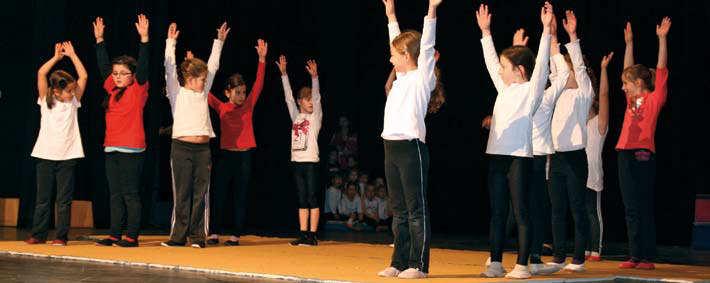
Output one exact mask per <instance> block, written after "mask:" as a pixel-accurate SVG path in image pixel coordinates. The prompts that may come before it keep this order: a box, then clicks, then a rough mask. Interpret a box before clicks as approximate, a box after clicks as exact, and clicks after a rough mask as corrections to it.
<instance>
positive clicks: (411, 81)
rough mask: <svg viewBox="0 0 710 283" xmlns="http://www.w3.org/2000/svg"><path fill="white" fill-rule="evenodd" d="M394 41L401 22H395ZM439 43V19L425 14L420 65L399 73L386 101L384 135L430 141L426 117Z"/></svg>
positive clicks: (391, 34)
mask: <svg viewBox="0 0 710 283" xmlns="http://www.w3.org/2000/svg"><path fill="white" fill-rule="evenodd" d="M387 27H388V29H389V37H390V43H392V40H394V39H395V37H397V36H398V35H399V34H400V31H399V24H398V23H397V22H391V23H389V24H388V25H387ZM435 43H436V19H429V18H424V29H423V31H422V38H421V41H420V45H419V57H417V69H415V70H412V71H409V72H406V73H397V78H396V79H395V81H394V82H393V83H392V89H391V90H390V92H389V95H388V96H387V102H386V103H385V119H384V126H383V129H382V134H381V136H382V138H383V139H386V140H410V139H418V140H420V141H421V142H426V125H425V124H424V117H425V116H426V113H427V108H428V106H429V99H430V98H431V92H432V90H433V89H434V88H435V87H436V76H435V75H434V66H435V65H436V62H435V61H434V44H435Z"/></svg>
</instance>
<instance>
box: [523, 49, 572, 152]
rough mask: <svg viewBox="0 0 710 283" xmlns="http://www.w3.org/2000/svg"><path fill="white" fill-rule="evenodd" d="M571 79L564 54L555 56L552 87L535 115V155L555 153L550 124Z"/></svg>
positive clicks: (533, 139) (552, 68)
mask: <svg viewBox="0 0 710 283" xmlns="http://www.w3.org/2000/svg"><path fill="white" fill-rule="evenodd" d="M568 77H569V66H567V62H565V57H564V56H562V54H555V55H553V56H552V57H551V59H550V81H551V82H552V83H551V84H550V87H548V88H547V89H546V90H545V94H544V95H543V96H542V101H541V102H540V106H539V107H538V108H537V111H535V115H533V128H532V143H533V155H548V154H553V153H555V150H554V148H553V146H552V132H551V131H550V123H551V120H552V111H553V110H554V109H555V102H556V101H557V98H558V97H560V94H561V93H562V91H563V90H564V89H565V84H567V78H568Z"/></svg>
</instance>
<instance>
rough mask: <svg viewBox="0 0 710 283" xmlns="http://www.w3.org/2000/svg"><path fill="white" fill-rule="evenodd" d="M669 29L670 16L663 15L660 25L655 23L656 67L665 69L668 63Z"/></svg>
mask: <svg viewBox="0 0 710 283" xmlns="http://www.w3.org/2000/svg"><path fill="white" fill-rule="evenodd" d="M670 29H671V18H669V17H664V18H663V20H662V21H661V24H660V25H656V35H658V63H656V69H665V68H666V66H667V63H668V43H667V41H666V38H667V37H668V31H669V30H670Z"/></svg>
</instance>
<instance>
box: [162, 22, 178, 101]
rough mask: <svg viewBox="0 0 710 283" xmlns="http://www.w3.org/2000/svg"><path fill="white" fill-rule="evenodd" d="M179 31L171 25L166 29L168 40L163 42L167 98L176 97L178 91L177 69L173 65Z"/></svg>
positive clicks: (173, 24) (174, 24)
mask: <svg viewBox="0 0 710 283" xmlns="http://www.w3.org/2000/svg"><path fill="white" fill-rule="evenodd" d="M179 35H180V31H179V30H178V29H177V24H176V23H171V24H170V27H168V38H167V39H166V40H165V63H164V65H165V85H166V90H167V93H166V95H167V96H168V98H171V97H174V96H175V95H177V93H178V91H179V90H180V83H179V82H178V77H177V67H176V65H175V44H176V41H177V38H178V36H179Z"/></svg>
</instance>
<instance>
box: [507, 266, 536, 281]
mask: <svg viewBox="0 0 710 283" xmlns="http://www.w3.org/2000/svg"><path fill="white" fill-rule="evenodd" d="M530 276H532V275H530V271H528V267H527V266H526V265H520V264H516V265H515V267H514V268H513V271H511V272H508V274H506V275H505V278H511V279H528V278H530Z"/></svg>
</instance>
